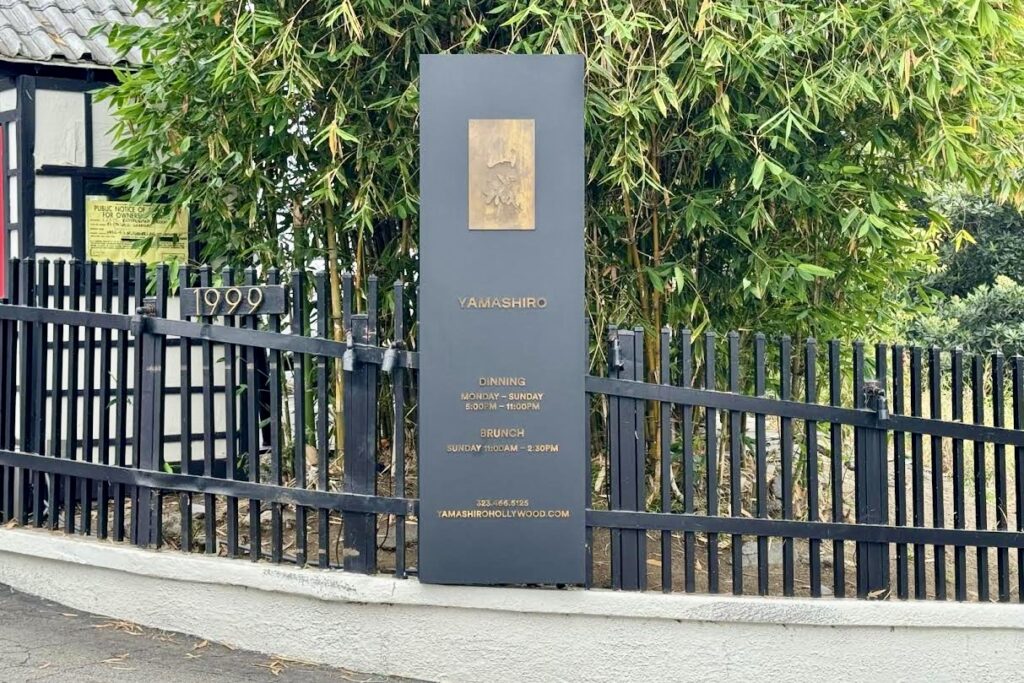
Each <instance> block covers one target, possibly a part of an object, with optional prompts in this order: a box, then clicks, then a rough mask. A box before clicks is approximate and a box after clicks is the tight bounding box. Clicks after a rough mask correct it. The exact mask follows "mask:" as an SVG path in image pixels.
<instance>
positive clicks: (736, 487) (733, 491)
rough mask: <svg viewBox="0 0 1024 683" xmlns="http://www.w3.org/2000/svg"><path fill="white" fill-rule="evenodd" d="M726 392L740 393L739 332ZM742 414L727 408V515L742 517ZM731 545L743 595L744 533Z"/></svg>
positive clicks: (737, 588) (735, 580) (732, 342)
mask: <svg viewBox="0 0 1024 683" xmlns="http://www.w3.org/2000/svg"><path fill="white" fill-rule="evenodd" d="M728 341H729V391H730V392H732V393H734V394H738V393H740V335H739V333H738V332H736V331H735V330H734V331H732V332H729V336H728ZM742 422H743V415H742V413H740V412H739V411H738V410H730V411H729V514H731V515H732V516H733V517H742V516H743V486H742V484H743V475H742V468H743V435H742V433H741V430H742ZM731 545H732V592H733V594H734V595H743V536H742V535H740V534H733V535H732V539H731Z"/></svg>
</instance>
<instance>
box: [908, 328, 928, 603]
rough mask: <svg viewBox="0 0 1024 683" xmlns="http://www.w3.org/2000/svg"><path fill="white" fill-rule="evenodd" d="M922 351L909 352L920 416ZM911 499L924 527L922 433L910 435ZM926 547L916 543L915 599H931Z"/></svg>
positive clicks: (914, 410) (916, 520)
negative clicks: (927, 578) (925, 553)
mask: <svg viewBox="0 0 1024 683" xmlns="http://www.w3.org/2000/svg"><path fill="white" fill-rule="evenodd" d="M921 394H922V384H921V348H920V347H918V346H914V347H912V348H911V349H910V414H911V415H913V416H914V417H921V415H922V413H921ZM910 477H911V497H912V500H913V502H914V514H913V524H914V526H916V527H922V526H924V440H923V437H922V436H921V434H918V433H913V434H911V435H910ZM924 560H925V558H924V544H922V543H915V544H914V597H915V598H917V599H918V600H924V599H925V598H926V597H928V586H927V584H926V578H925V562H924Z"/></svg>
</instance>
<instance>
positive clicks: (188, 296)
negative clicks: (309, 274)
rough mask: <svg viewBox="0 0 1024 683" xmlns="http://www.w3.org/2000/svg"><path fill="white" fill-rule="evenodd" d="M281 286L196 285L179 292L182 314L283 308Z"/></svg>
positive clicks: (244, 312)
mask: <svg viewBox="0 0 1024 683" xmlns="http://www.w3.org/2000/svg"><path fill="white" fill-rule="evenodd" d="M284 307H285V300H284V288H283V287H281V286H278V285H267V286H262V287H248V286H242V287H195V288H186V289H184V290H183V291H182V293H181V308H182V311H181V312H182V313H183V314H184V315H203V316H207V315H209V316H213V315H256V314H270V315H273V314H280V313H283V312H284Z"/></svg>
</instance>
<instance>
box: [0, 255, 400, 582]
mask: <svg viewBox="0 0 1024 683" xmlns="http://www.w3.org/2000/svg"><path fill="white" fill-rule="evenodd" d="M51 266H52V267H51ZM10 276H11V279H10V282H11V284H12V287H11V290H10V293H11V295H12V300H13V301H16V302H17V305H13V304H6V303H5V304H2V305H0V358H2V361H3V374H2V376H0V415H3V416H4V419H3V423H2V424H3V429H2V430H0V464H2V465H3V467H2V469H0V477H2V479H0V484H2V485H0V493H2V496H0V497H2V500H0V512H2V519H3V520H4V521H9V520H15V521H16V522H18V523H20V524H22V525H26V524H34V525H35V526H43V525H48V526H49V527H50V528H51V529H56V528H58V526H60V527H61V528H63V530H64V531H65V532H67V533H76V532H77V533H81V534H91V535H95V536H98V537H100V538H106V537H108V536H109V537H112V538H113V539H114V540H118V541H120V540H124V539H125V538H126V537H127V538H129V539H130V540H131V541H132V542H134V543H136V544H138V545H143V546H161V545H165V544H166V543H165V541H166V539H165V538H164V537H163V534H164V529H165V528H166V524H165V520H163V519H162V515H164V514H165V511H166V510H168V506H167V502H168V500H171V501H173V499H174V498H177V503H178V505H177V511H176V513H177V514H179V515H180V524H179V525H177V526H178V528H179V533H178V534H177V539H176V544H177V545H178V546H179V547H180V548H182V549H183V550H186V551H189V550H199V549H201V550H203V551H205V552H207V553H221V554H226V555H228V556H238V555H240V554H243V553H244V554H248V556H249V557H251V558H252V559H253V560H254V561H255V560H259V559H261V558H264V559H269V560H272V561H275V562H280V561H293V562H295V563H297V564H300V565H304V564H306V563H307V562H315V563H316V564H318V565H319V566H321V567H328V566H333V565H340V566H344V567H345V568H346V569H350V570H355V571H364V572H371V571H376V569H377V553H376V549H377V546H378V538H377V524H376V520H377V516H378V515H387V516H389V519H393V520H394V521H395V525H396V531H395V535H396V536H397V538H396V539H395V547H396V548H398V549H399V550H398V551H396V552H395V553H394V567H393V569H394V571H395V573H397V574H398V575H400V576H401V575H404V574H405V566H406V561H405V552H404V548H405V540H404V532H405V523H406V518H407V517H408V516H410V515H415V512H416V502H415V500H413V499H410V498H408V497H406V496H405V477H404V471H405V433H406V401H405V396H406V376H405V375H406V372H407V370H408V369H409V368H411V367H414V365H415V356H414V355H413V354H410V353H408V352H405V351H403V350H402V349H401V345H400V344H395V345H392V346H389V347H387V348H385V347H381V346H378V345H377V339H378V330H377V323H378V321H377V315H376V297H377V287H376V281H375V280H371V281H370V282H369V288H368V292H369V296H368V301H367V304H366V310H367V311H368V312H367V313H362V314H356V313H353V311H352V310H351V301H352V297H351V291H352V283H351V278H349V277H346V278H345V281H344V291H345V294H346V296H345V302H344V314H343V315H344V320H343V321H342V322H343V324H344V326H345V329H347V330H349V331H350V332H351V334H350V335H349V337H348V339H347V341H345V342H338V341H336V340H334V339H332V338H330V337H329V335H328V331H329V313H328V311H329V310H330V302H329V300H328V299H329V291H328V288H327V286H326V283H325V281H324V277H323V275H322V274H318V275H316V276H315V277H313V278H312V282H311V283H310V282H308V281H307V280H308V278H307V277H306V276H305V274H303V273H298V272H295V273H291V275H290V279H289V283H288V287H289V288H290V290H291V294H292V297H291V300H292V306H293V309H292V311H290V315H288V318H289V320H290V325H291V329H290V330H288V332H287V333H285V332H283V331H282V329H281V321H282V318H284V317H285V316H283V315H280V314H274V315H266V316H258V315H245V316H240V317H239V318H238V319H237V322H236V319H234V318H231V317H225V318H224V321H225V322H224V323H223V324H217V323H215V322H214V320H213V319H212V318H204V319H200V320H188V319H181V320H174V319H170V318H169V317H168V316H167V313H168V302H169V297H168V290H169V282H168V268H167V267H166V266H163V265H161V266H158V267H156V268H155V269H154V270H153V272H150V273H147V272H146V268H145V266H142V265H135V266H130V265H129V264H116V265H115V264H110V263H105V264H101V265H99V266H97V265H96V264H93V263H88V262H87V263H80V262H71V263H69V264H65V263H63V262H60V261H56V262H54V263H53V264H50V263H48V262H45V261H41V262H39V263H38V264H37V263H33V262H32V261H31V260H25V261H21V262H19V261H17V260H15V261H12V262H11V270H10ZM212 276H213V274H212V272H211V270H210V269H209V268H202V269H198V270H196V271H191V270H188V269H182V270H181V271H180V273H179V284H180V286H181V287H182V288H185V287H190V286H204V285H210V284H212V282H213V277H212ZM234 276H235V274H234V273H233V272H232V271H231V270H230V269H228V270H225V271H223V272H222V273H221V278H220V279H221V282H220V284H221V285H224V286H231V285H232V284H235V283H236V282H237V281H236V279H235V277H234ZM243 282H244V284H246V285H256V284H257V280H256V274H255V271H254V270H252V269H249V270H247V271H246V272H245V275H244V281H243ZM279 282H280V276H279V274H278V273H277V272H276V271H274V270H270V271H268V273H267V280H266V283H267V284H270V285H276V284H278V283H279ZM147 283H148V286H149V288H150V293H151V294H152V296H147V295H146V288H147ZM239 284H241V283H239ZM310 285H311V286H310ZM393 294H394V297H395V299H396V301H397V302H398V306H397V307H396V310H399V311H401V310H402V305H401V300H402V296H403V287H402V285H401V284H400V283H397V284H396V285H395V289H394V293H393ZM311 300H312V303H310V301H311ZM129 311H133V312H129ZM394 325H395V334H396V338H397V339H399V340H400V339H401V338H402V336H403V335H402V332H403V323H402V321H401V320H399V321H397V322H395V323H394ZM314 326H315V330H314V329H311V328H312V327H314ZM169 349H173V352H174V357H175V358H176V360H177V363H178V369H179V374H180V377H179V378H176V379H177V380H178V381H177V382H176V385H177V386H175V387H173V389H169V388H168V386H167V384H168V380H169V379H170V377H169V373H168V368H169V367H170V366H169V364H168V351H169ZM382 364H385V365H386V369H387V371H388V375H389V377H390V382H389V383H388V385H389V386H388V390H389V391H388V394H389V396H388V400H389V402H390V403H391V405H392V408H393V412H392V415H391V420H390V423H391V426H392V430H393V434H394V436H393V438H392V443H391V447H392V449H393V452H394V454H395V457H394V463H395V464H394V467H395V468H396V469H400V470H401V471H400V472H393V473H392V474H393V475H394V476H393V481H394V490H393V491H390V493H391V494H392V495H388V496H381V495H377V493H378V491H377V483H378V472H377V453H378V438H379V432H378V415H377V407H378V401H379V399H380V398H381V397H380V391H379V390H380V386H379V375H380V366H381V365H382ZM343 365H344V371H343V369H342V366H343ZM15 368H17V369H18V372H17V373H16V372H14V369H15ZM199 368H201V373H200V375H199V376H198V378H197V377H196V376H195V374H194V370H196V369H199ZM218 376H219V378H220V379H219V380H218ZM342 378H343V379H342ZM336 381H343V382H344V385H345V390H344V402H343V406H341V407H342V409H343V413H342V412H338V413H337V414H338V415H341V414H344V416H345V420H344V422H345V424H344V429H343V430H341V429H338V430H337V431H335V430H336V425H334V424H332V420H333V419H334V417H335V414H334V411H333V406H332V405H331V401H330V400H329V393H330V392H329V388H330V386H331V385H332V384H333V383H334V382H336ZM308 386H312V387H315V397H314V400H313V401H312V402H311V401H310V400H309V399H308V398H307V397H308V392H307V391H306V388H307V387H308ZM171 398H175V399H176V400H175V401H174V402H172V401H170V400H169V399H171ZM171 406H173V407H175V408H176V412H177V419H175V420H172V419H169V415H168V408H169V407H171ZM15 416H16V419H15ZM172 422H176V423H177V427H178V432H177V433H172V432H171V431H170V430H171V428H172V427H173V426H174V425H172ZM289 425H290V430H289V431H290V433H288V434H286V433H285V430H287V429H288V428H289ZM334 433H337V434H342V433H344V448H338V447H337V443H336V442H332V440H331V437H332V435H333V434H334ZM172 448H174V449H176V452H177V457H175V458H172V457H168V456H169V453H170V451H171V449H172ZM312 460H315V462H311V461H312ZM339 468H340V469H341V470H343V476H334V471H335V470H337V469H339ZM339 479H340V480H341V481H342V482H343V486H342V488H341V490H334V489H333V488H332V487H331V485H330V482H331V481H338V480H339ZM173 507H174V506H173V505H172V506H171V509H173ZM196 507H199V508H201V516H202V518H203V523H202V524H201V525H199V524H196V521H197V520H196V517H198V516H199V515H198V514H196V510H195V508H196ZM285 508H290V509H291V510H293V511H294V513H293V514H294V518H293V519H290V520H286V519H285V515H284V512H285ZM265 510H266V511H268V512H269V523H267V522H265V519H264V514H263V513H264V511H265ZM245 512H247V513H248V514H247V515H245V514H244V513H245ZM246 517H248V519H247V520H246ZM314 518H315V527H314V528H313V529H309V528H308V527H309V526H310V525H312V524H313V521H314ZM339 518H340V519H339ZM339 522H340V524H339ZM389 526H390V525H389ZM265 527H268V531H269V538H265V536H266V533H265V532H264V528H265ZM197 535H198V536H200V537H201V539H202V542H201V544H200V543H198V542H197ZM314 557H315V559H313V558H314Z"/></svg>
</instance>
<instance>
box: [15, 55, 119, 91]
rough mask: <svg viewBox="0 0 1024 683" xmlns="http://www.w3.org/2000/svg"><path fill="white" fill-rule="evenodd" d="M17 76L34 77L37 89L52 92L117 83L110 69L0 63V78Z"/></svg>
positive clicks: (49, 64) (51, 64) (50, 64)
mask: <svg viewBox="0 0 1024 683" xmlns="http://www.w3.org/2000/svg"><path fill="white" fill-rule="evenodd" d="M19 76H34V77H35V78H37V79H39V81H40V82H39V83H38V84H37V85H38V87H40V88H43V87H46V88H51V89H53V90H69V89H77V90H85V89H90V90H92V89H95V88H97V87H102V86H103V85H106V84H108V83H117V76H116V75H115V74H114V72H113V70H112V69H108V68H102V67H101V68H88V67H74V66H60V65H56V64H53V63H48V64H41V63H29V62H3V61H0V77H2V78H9V79H11V80H14V79H16V78H17V77H19ZM46 81H63V82H66V83H80V84H81V85H80V86H68V87H64V88H61V87H57V86H53V85H49V84H47V85H44V82H46Z"/></svg>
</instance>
